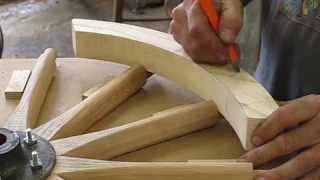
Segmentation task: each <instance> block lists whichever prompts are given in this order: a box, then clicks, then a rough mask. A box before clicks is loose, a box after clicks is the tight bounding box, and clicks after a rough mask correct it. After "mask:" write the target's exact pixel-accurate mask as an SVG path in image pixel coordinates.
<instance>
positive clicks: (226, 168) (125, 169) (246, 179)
mask: <svg viewBox="0 0 320 180" xmlns="http://www.w3.org/2000/svg"><path fill="white" fill-rule="evenodd" d="M60 158H61V157H60ZM60 158H58V160H57V165H56V169H55V170H54V173H56V174H58V175H59V176H61V177H63V178H65V179H68V180H82V179H97V180H99V179H109V180H124V179H132V180H147V179H150V178H152V179H155V180H163V179H165V180H177V179H181V180H182V179H183V180H194V179H197V180H212V179H219V180H250V179H252V177H253V167H252V164H250V163H214V162H213V163H185V162H161V163H155V162H146V163H128V162H110V161H96V160H90V159H78V158H72V159H70V158H67V159H65V158H62V159H60ZM91 163H92V164H91ZM79 164H80V166H79ZM83 165H84V166H83Z"/></svg>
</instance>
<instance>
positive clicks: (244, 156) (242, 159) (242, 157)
mask: <svg viewBox="0 0 320 180" xmlns="http://www.w3.org/2000/svg"><path fill="white" fill-rule="evenodd" d="M237 161H238V162H248V160H247V155H243V156H241V157H240V158H239V159H238V160H237Z"/></svg>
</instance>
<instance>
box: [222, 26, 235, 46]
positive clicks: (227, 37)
mask: <svg viewBox="0 0 320 180" xmlns="http://www.w3.org/2000/svg"><path fill="white" fill-rule="evenodd" d="M221 38H222V39H223V40H224V41H225V42H226V43H231V42H233V41H234V37H233V33H232V32H231V31H230V30H229V29H226V30H224V31H222V32H221Z"/></svg>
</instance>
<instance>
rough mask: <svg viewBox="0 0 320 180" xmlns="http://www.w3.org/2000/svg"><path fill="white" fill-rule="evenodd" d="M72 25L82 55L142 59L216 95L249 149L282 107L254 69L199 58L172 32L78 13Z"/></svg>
mask: <svg viewBox="0 0 320 180" xmlns="http://www.w3.org/2000/svg"><path fill="white" fill-rule="evenodd" d="M72 26H73V45H74V51H75V54H76V55H77V56H78V57H83V58H91V59H99V60H107V61H113V62H117V63H121V64H126V65H130V66H131V65H135V64H139V65H141V66H143V67H145V68H146V70H147V71H149V72H152V73H154V74H158V75H161V76H163V77H166V78H168V79H171V80H173V81H175V82H177V83H179V84H180V85H183V86H184V87H186V88H188V89H190V90H192V91H193V92H195V93H196V94H198V95H200V96H201V97H203V98H204V99H206V100H212V101H214V102H215V103H216V104H217V107H218V109H219V112H220V113H221V114H222V115H223V116H224V117H225V118H226V119H227V120H228V121H229V123H230V124H231V126H232V127H233V129H234V130H235V132H236V133H237V135H238V137H239V139H240V141H241V143H242V145H243V147H244V148H245V149H251V148H252V144H251V141H250V136H251V134H252V131H253V130H254V129H255V127H256V126H257V125H258V124H259V123H260V122H261V121H262V120H263V119H265V118H266V117H268V116H269V115H270V114H271V113H272V112H274V110H276V109H277V108H278V105H277V103H276V102H275V101H274V99H273V98H272V97H271V95H270V94H269V93H268V92H267V91H266V90H265V89H264V88H263V87H262V86H261V85H260V84H259V83H258V82H257V81H256V80H255V79H254V78H253V77H252V76H250V74H248V73H247V72H245V71H244V70H241V71H240V72H239V73H236V72H234V71H233V70H232V69H231V68H230V67H229V66H223V67H215V66H211V65H199V64H196V63H194V62H192V61H191V59H190V57H188V56H187V55H186V53H185V52H184V51H183V49H182V47H181V46H180V45H179V44H178V43H176V42H175V41H174V40H173V38H172V37H171V35H169V34H166V33H162V32H158V31H155V30H151V29H147V28H143V27H138V26H132V25H126V24H119V23H114V22H102V21H94V20H81V19H74V20H73V21H72Z"/></svg>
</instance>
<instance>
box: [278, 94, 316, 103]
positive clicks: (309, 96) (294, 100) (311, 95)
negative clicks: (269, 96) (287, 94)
mask: <svg viewBox="0 0 320 180" xmlns="http://www.w3.org/2000/svg"><path fill="white" fill-rule="evenodd" d="M315 96H316V95H315V94H309V95H307V96H303V97H302V98H299V99H293V100H288V101H277V103H278V105H279V106H284V105H287V104H289V103H293V102H296V101H299V100H301V99H308V98H311V97H315Z"/></svg>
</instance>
